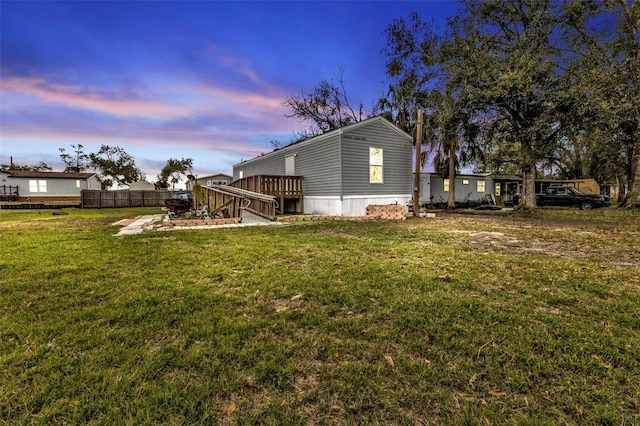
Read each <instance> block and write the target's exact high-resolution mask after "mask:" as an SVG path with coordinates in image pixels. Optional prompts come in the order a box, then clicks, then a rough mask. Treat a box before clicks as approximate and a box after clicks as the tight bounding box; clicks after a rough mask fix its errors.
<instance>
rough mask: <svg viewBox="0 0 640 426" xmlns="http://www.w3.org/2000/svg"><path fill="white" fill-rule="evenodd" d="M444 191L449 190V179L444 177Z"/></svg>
mask: <svg viewBox="0 0 640 426" xmlns="http://www.w3.org/2000/svg"><path fill="white" fill-rule="evenodd" d="M443 182H444V192H449V179H444V180H443Z"/></svg>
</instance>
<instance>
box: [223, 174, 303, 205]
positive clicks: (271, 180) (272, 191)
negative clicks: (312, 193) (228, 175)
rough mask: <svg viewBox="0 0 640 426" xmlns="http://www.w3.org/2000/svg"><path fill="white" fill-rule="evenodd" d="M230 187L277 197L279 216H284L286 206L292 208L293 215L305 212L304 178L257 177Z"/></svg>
mask: <svg viewBox="0 0 640 426" xmlns="http://www.w3.org/2000/svg"><path fill="white" fill-rule="evenodd" d="M229 186H231V187H233V188H238V189H243V190H245V191H251V192H254V193H260V194H264V195H269V196H272V197H275V198H276V200H277V201H278V206H277V213H278V214H284V213H285V207H286V206H289V207H292V209H293V211H292V213H302V212H303V204H302V203H303V193H302V176H279V175H256V176H249V177H246V178H242V179H238V180H236V181H233V182H232V183H231V184H229Z"/></svg>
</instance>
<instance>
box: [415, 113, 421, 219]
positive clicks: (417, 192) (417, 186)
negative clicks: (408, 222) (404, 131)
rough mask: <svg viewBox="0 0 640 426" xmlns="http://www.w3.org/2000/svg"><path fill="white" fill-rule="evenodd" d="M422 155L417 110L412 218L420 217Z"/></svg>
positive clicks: (419, 118)
mask: <svg viewBox="0 0 640 426" xmlns="http://www.w3.org/2000/svg"><path fill="white" fill-rule="evenodd" d="M421 153H422V108H420V109H418V126H417V128H416V172H415V175H414V177H413V217H420V168H421V167H420V165H421V164H420V163H421V161H420V157H421V155H420V154H421Z"/></svg>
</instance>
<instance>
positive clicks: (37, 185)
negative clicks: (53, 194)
mask: <svg viewBox="0 0 640 426" xmlns="http://www.w3.org/2000/svg"><path fill="white" fill-rule="evenodd" d="M29 192H47V181H46V180H29Z"/></svg>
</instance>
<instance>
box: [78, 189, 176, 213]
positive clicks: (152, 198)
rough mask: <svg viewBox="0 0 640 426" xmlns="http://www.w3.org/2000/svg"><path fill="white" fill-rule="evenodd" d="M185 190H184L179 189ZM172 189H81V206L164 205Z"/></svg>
mask: <svg viewBox="0 0 640 426" xmlns="http://www.w3.org/2000/svg"><path fill="white" fill-rule="evenodd" d="M180 192H185V191H180ZM187 192H188V191H187ZM173 193H174V191H168V190H159V191H155V190H147V191H145V190H133V191H132V190H129V189H123V190H117V191H103V190H94V189H84V190H82V196H81V198H82V200H81V203H80V205H81V207H83V208H97V209H105V208H122V207H164V206H165V203H164V202H165V200H167V199H170V198H171V197H172V195H173Z"/></svg>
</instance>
